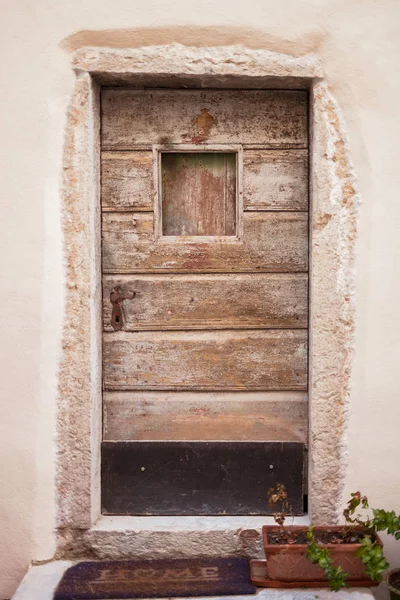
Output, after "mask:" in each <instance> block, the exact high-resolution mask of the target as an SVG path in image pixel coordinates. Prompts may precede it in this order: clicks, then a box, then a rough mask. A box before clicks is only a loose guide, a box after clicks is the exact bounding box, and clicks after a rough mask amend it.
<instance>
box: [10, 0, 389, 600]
mask: <svg viewBox="0 0 400 600" xmlns="http://www.w3.org/2000/svg"><path fill="white" fill-rule="evenodd" d="M0 10H1V16H2V24H3V27H2V35H1V39H0V44H1V47H0V52H1V56H2V68H1V71H0V78H1V83H0V85H1V90H2V93H1V95H0V122H1V137H0V139H1V147H0V153H1V156H2V161H1V175H0V178H1V182H2V185H1V188H0V189H1V193H0V198H1V213H0V240H1V244H2V252H1V254H0V255H1V261H2V267H1V277H2V281H1V284H2V285H1V290H2V293H1V298H0V303H1V314H2V319H1V333H0V339H1V345H0V358H1V378H0V390H1V393H0V398H1V409H2V410H1V418H0V598H1V599H2V598H8V597H9V596H10V595H11V594H12V592H13V591H14V589H15V587H16V586H17V584H18V583H19V581H20V579H21V578H22V576H23V574H24V572H25V571H26V569H27V567H28V565H29V563H30V561H31V560H36V561H41V560H46V559H49V558H51V557H52V555H53V552H54V538H53V526H54V485H53V476H54V462H55V455H54V448H55V410H56V406H55V399H56V388H57V368H58V360H59V356H60V351H61V347H60V339H61V325H62V318H63V307H64V298H63V258H62V241H61V224H60V192H59V185H60V175H61V174H60V165H61V156H62V144H63V134H64V131H63V128H64V125H65V116H66V107H67V102H68V98H69V95H70V94H71V92H72V88H73V83H74V74H73V72H72V71H71V69H70V62H69V61H70V56H69V52H70V51H72V50H73V49H77V48H79V47H81V46H85V45H103V46H114V47H126V46H141V45H152V44H163V43H172V42H180V43H183V44H187V45H219V44H221V45H227V44H242V45H247V46H251V47H253V48H266V49H268V50H274V51H280V52H285V53H288V54H291V55H293V56H298V55H303V54H306V53H310V52H313V53H315V54H316V55H317V56H318V57H319V59H320V60H321V62H322V65H323V68H324V70H325V73H326V78H327V82H328V84H329V86H330V90H331V92H332V93H333V95H334V97H335V99H336V100H337V102H338V103H339V106H340V107H341V109H342V111H343V116H344V119H345V122H346V124H347V127H348V132H349V142H350V151H351V157H352V160H353V163H354V167H355V170H356V172H357V174H358V176H359V188H360V192H361V197H362V205H361V208H360V227H359V241H358V248H357V252H358V255H357V263H356V276H357V330H356V352H355V360H354V368H353V385H352V393H351V402H350V406H351V409H350V414H349V428H348V433H347V437H348V440H347V447H348V469H347V473H346V492H349V491H351V490H355V489H356V488H360V489H361V490H362V491H363V492H364V493H368V494H369V496H370V497H371V500H372V502H373V503H374V504H376V505H378V504H381V505H383V506H386V507H393V508H395V509H397V510H399V511H400V469H399V468H398V463H399V458H400V435H399V421H400V409H399V401H400V394H399V391H398V389H399V386H398V373H399V370H400V369H399V365H400V344H399V340H400V319H399V317H398V298H399V296H400V277H399V275H398V271H399V268H398V264H399V262H400V235H399V230H400V202H399V193H398V190H399V188H400V167H399V151H398V139H399V138H400V120H399V117H398V106H399V104H400V77H399V72H400V3H399V2H398V0H392V1H391V0H379V2H377V1H373V0H285V1H284V2H277V1H276V0H275V1H272V0H247V1H246V2H232V1H228V0H219V2H215V0H204V1H203V2H202V3H199V2H198V1H195V0H175V2H172V3H171V2H170V3H168V4H167V3H166V2H162V0H114V1H113V2H106V1H105V0H79V1H78V0H69V1H68V2H54V0H53V1H52V2H51V1H50V0H36V2H24V1H22V0H2V2H1V4H0ZM127 27H130V28H132V29H125V30H124V31H122V32H121V31H119V30H120V29H123V28H127ZM396 554H397V564H399V565H400V558H399V557H400V553H399V550H397V552H395V550H394V548H393V547H392V546H391V556H392V558H393V563H394V564H395V563H396Z"/></svg>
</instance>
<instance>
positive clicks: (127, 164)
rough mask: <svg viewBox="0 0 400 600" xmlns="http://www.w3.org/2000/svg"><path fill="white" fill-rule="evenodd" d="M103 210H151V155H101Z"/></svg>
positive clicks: (152, 193)
mask: <svg viewBox="0 0 400 600" xmlns="http://www.w3.org/2000/svg"><path fill="white" fill-rule="evenodd" d="M101 185H102V189H101V201H102V208H103V210H153V206H154V173H153V153H152V152H151V151H147V152H145V151H136V152H102V153H101Z"/></svg>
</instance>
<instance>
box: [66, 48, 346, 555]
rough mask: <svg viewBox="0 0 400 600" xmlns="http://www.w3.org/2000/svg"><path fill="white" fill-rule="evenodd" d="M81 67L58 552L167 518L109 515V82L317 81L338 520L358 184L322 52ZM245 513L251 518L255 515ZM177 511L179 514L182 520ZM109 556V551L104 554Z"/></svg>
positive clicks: (313, 109) (332, 484)
mask: <svg viewBox="0 0 400 600" xmlns="http://www.w3.org/2000/svg"><path fill="white" fill-rule="evenodd" d="M73 68H74V70H75V72H76V82H75V88H74V91H73V94H72V97H71V99H70V103H69V107H68V114H67V123H66V137H65V147H64V156H63V180H62V207H63V214H62V220H63V235H64V240H63V243H64V246H63V247H64V264H65V296H66V304H65V318H64V330H63V344H62V356H61V366H60V376H59V390H58V437H57V440H58V441H57V444H58V445H57V486H56V501H57V527H58V530H59V555H60V556H67V555H68V552H69V551H68V547H69V544H70V542H71V540H72V539H74V540H75V542H76V539H77V536H78V537H79V539H81V540H84V542H82V544H83V545H82V547H81V554H85V553H87V552H88V551H89V550H91V551H92V552H93V547H94V545H95V542H93V540H94V538H96V539H98V538H99V536H100V537H101V539H102V544H103V545H104V541H105V540H107V539H108V538H110V536H111V537H112V536H113V535H114V536H117V537H118V535H117V533H116V532H117V531H121V528H122V529H124V531H126V532H128V533H129V532H130V533H132V535H133V534H134V533H135V531H137V528H138V527H139V528H141V529H143V527H144V528H145V529H146V530H151V528H152V526H153V525H154V523H155V525H154V527H156V528H157V527H159V526H160V522H158V524H157V523H156V522H155V521H154V518H151V517H141V518H140V519H141V521H140V522H139V521H138V518H136V517H113V518H112V519H113V522H112V523H111V522H110V521H107V517H102V516H101V514H100V443H101V437H102V436H101V432H102V386H101V378H102V358H101V315H102V309H101V240H100V236H101V227H100V166H99V164H100V160H99V159H100V140H99V133H100V88H101V86H102V85H125V86H133V87H138V88H143V87H170V88H178V87H184V88H186V87H191V88H207V87H212V88H217V89H224V88H226V89H232V88H235V89H278V88H287V89H307V90H308V91H309V99H310V313H309V329H310V338H309V339H310V349H309V473H308V499H309V516H310V518H312V520H313V521H314V522H316V523H322V522H325V523H336V522H337V521H338V519H339V515H340V510H341V497H342V490H343V483H344V478H345V470H346V441H345V432H346V426H347V419H348V406H349V395H350V376H351V364H352V357H353V344H354V339H353V338H354V274H353V261H354V252H355V242H356V225H357V206H358V194H357V191H356V188H355V181H354V174H353V171H352V167H351V164H350V160H349V155H348V148H347V141H346V137H345V129H344V126H343V123H342V118H341V113H340V110H339V108H338V106H337V105H336V103H335V101H334V100H333V98H332V96H331V94H330V92H329V90H328V87H327V84H326V82H325V81H324V78H323V73H322V70H321V66H320V64H319V62H318V60H317V58H316V57H314V56H312V55H307V56H304V57H301V58H293V57H290V56H287V55H282V54H277V53H272V52H269V51H265V50H249V49H246V48H242V47H233V46H232V47H215V48H189V47H184V46H180V45H177V44H176V45H175V44H174V45H170V46H159V47H144V48H137V49H126V50H114V49H108V48H84V49H82V50H79V51H78V52H77V53H76V54H75V55H74V57H73ZM143 519H147V521H143ZM149 519H150V521H149ZM151 519H153V521H151ZM161 519H164V521H163V527H164V529H163V531H164V530H165V531H169V529H168V527H169V525H168V522H167V521H168V518H166V517H164V518H162V517H161ZM186 519H187V518H186ZM214 519H219V521H218V524H216V525H215V528H216V529H218V530H221V528H222V530H224V531H226V530H227V529H229V527H230V525H229V519H234V520H235V523H236V522H237V521H238V518H230V517H215V518H214ZM242 519H244V521H243V522H242V526H244V527H247V526H248V525H249V523H250V521H251V518H249V519H248V520H247V521H245V520H246V517H243V518H242ZM176 520H177V517H175V518H174V524H173V523H172V521H171V527H172V528H173V527H175V526H176ZM221 520H224V521H221ZM265 520H266V519H265V518H264V519H263V521H265ZM119 521H120V522H119ZM221 523H222V525H221ZM203 525H204V524H203ZM203 525H201V527H200V529H201V528H203V529H204V527H203ZM191 527H192V525H191ZM232 527H233V528H234V529H235V527H236V525H235V526H234V525H232ZM165 528H166V529H165ZM193 528H194V529H196V526H195V525H193V527H192V529H193ZM194 529H193V531H194ZM236 529H237V527H236ZM236 529H235V530H236ZM250 529H251V527H250ZM99 532H100V533H99ZM101 532H103V533H102V534H101ZM122 545H123V544H122ZM75 546H76V543H75ZM233 547H234V548H236V546H235V545H234V546H233ZM234 551H236V550H234ZM121 552H122V554H123V551H121ZM189 553H190V552H189ZM249 553H250V554H251V551H249ZM100 555H103V556H106V555H107V553H106V554H104V552H103V554H101V553H99V552H97V554H96V556H100ZM113 555H115V552H114V554H113ZM141 555H142V556H143V553H142V554H141ZM130 556H132V552H131V553H130Z"/></svg>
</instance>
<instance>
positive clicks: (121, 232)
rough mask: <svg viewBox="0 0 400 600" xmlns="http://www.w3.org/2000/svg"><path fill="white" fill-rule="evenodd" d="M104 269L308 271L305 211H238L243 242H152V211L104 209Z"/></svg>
mask: <svg viewBox="0 0 400 600" xmlns="http://www.w3.org/2000/svg"><path fill="white" fill-rule="evenodd" d="M102 235H103V272H105V273H135V272H139V273H140V272H142V273H146V272H148V273H157V272H159V273H160V272H161V273H163V272H164V273H168V272H171V273H173V272H177V273H179V272H180V273H190V272H205V273H207V272H209V273H212V272H240V271H242V272H243V271H244V272H246V271H247V272H254V271H259V272H290V271H292V272H298V271H307V269H308V215H307V213H301V212H299V213H296V212H275V213H274V212H260V213H251V212H250V213H249V212H247V213H245V214H244V215H243V241H242V242H241V241H237V240H235V239H233V241H225V242H221V241H220V240H219V239H218V238H216V239H215V241H211V242H203V241H202V240H199V241H197V242H196V241H194V240H193V238H191V239H190V238H189V239H188V240H187V241H184V242H183V243H182V241H181V240H180V239H179V237H178V238H177V241H180V242H181V243H176V242H175V241H174V240H172V241H171V240H170V238H167V241H163V240H162V238H161V239H158V240H157V241H156V242H155V236H154V216H153V214H152V213H125V214H124V213H103V231H102Z"/></svg>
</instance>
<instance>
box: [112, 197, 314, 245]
mask: <svg viewBox="0 0 400 600" xmlns="http://www.w3.org/2000/svg"><path fill="white" fill-rule="evenodd" d="M260 206H261V205H260ZM101 209H102V211H103V212H107V213H117V214H118V213H124V214H126V213H132V214H134V213H137V212H140V213H154V210H151V209H140V208H131V207H129V208H125V209H121V208H113V207H103V206H102V208H101ZM243 210H244V211H245V212H250V213H251V212H254V213H257V212H264V213H266V212H270V213H274V214H275V213H290V214H292V213H302V214H305V215H308V213H309V212H310V211H309V210H296V209H291V210H289V209H282V208H278V209H271V208H269V209H264V208H263V210H262V211H260V210H257V209H255V208H246V207H244V209H243ZM160 237H192V238H195V237H229V238H230V237H235V236H234V235H227V236H213V235H210V236H196V235H191V236H180V235H176V236H169V235H166V236H160Z"/></svg>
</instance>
